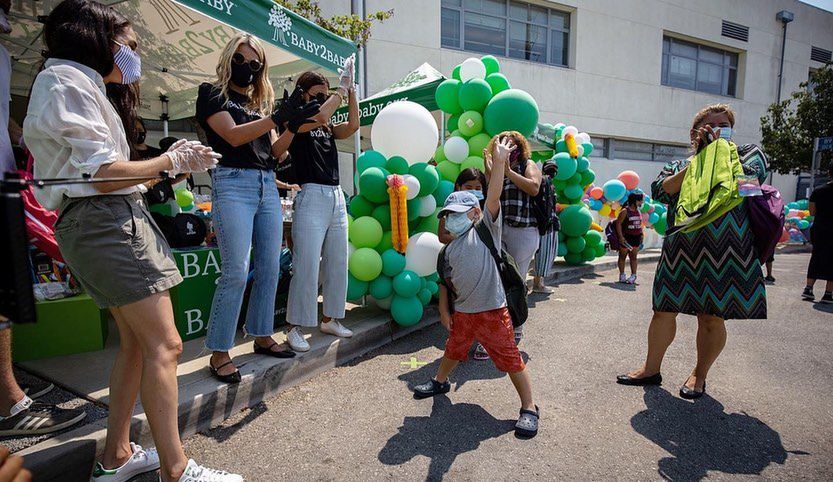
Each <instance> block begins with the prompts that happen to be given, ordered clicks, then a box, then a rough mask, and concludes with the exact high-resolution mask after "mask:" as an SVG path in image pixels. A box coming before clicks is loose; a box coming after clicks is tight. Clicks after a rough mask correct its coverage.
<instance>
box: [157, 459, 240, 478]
mask: <svg viewBox="0 0 833 482" xmlns="http://www.w3.org/2000/svg"><path fill="white" fill-rule="evenodd" d="M159 480H162V479H159ZM179 482H243V477H242V476H240V475H237V474H230V473H228V472H224V471H222V470H214V469H209V468H208V467H203V466H202V465H197V463H196V462H194V459H189V460H188V465H187V466H186V467H185V472H182V476H181V477H180V478H179Z"/></svg>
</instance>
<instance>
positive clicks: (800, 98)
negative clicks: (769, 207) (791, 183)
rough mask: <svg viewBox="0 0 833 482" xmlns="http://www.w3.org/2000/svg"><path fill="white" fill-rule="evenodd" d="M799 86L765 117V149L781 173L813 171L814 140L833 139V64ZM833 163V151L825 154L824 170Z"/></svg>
mask: <svg viewBox="0 0 833 482" xmlns="http://www.w3.org/2000/svg"><path fill="white" fill-rule="evenodd" d="M799 87H800V90H798V91H796V92H793V93H792V95H791V96H790V98H789V99H787V100H784V101H782V102H778V103H775V104H772V105H770V106H769V109H767V114H766V115H765V116H763V117H761V135H762V138H763V142H762V145H763V148H764V150H765V151H766V153H767V155H768V156H769V158H770V162H771V165H772V169H773V170H774V171H775V172H779V173H781V174H789V173H792V174H798V173H799V172H802V171H808V170H810V158H811V157H812V156H813V139H814V138H816V137H826V136H833V64H831V63H828V64H827V65H825V66H824V67H823V68H821V69H819V70H816V71H815V72H813V74H812V76H811V79H810V81H809V82H803V83H802V84H801V85H800V86H799ZM832 160H833V152H830V151H827V152H823V153H822V155H821V166H822V168H823V166H827V165H828V163H829V162H831V161H832Z"/></svg>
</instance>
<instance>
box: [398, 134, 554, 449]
mask: <svg viewBox="0 0 833 482" xmlns="http://www.w3.org/2000/svg"><path fill="white" fill-rule="evenodd" d="M514 149H515V147H514V146H513V145H512V144H511V143H510V141H509V140H508V139H502V140H501V141H499V142H497V143H496V144H495V147H494V152H493V157H494V160H495V162H494V164H493V166H492V179H493V180H495V182H492V183H490V185H489V188H488V192H487V195H486V202H485V206H484V207H485V209H483V210H481V209H480V204H479V202H478V200H477V198H476V197H475V196H474V195H473V194H471V193H470V192H466V191H457V192H454V193H451V195H450V196H448V199H446V201H445V205H444V207H443V209H442V210H441V211H440V213H439V214H438V216H439V217H440V218H441V219H445V228H446V230H447V231H448V232H449V233H450V235H451V236H452V238H453V239H452V241H451V242H450V243H449V244H448V246H447V247H446V248H445V253H444V256H445V269H444V270H443V272H442V273H440V278H441V285H440V306H439V308H440V321H441V322H442V324H443V326H445V327H446V329H448V330H449V337H448V341H447V342H446V346H445V355H444V356H443V358H442V361H441V362H440V366H439V369H438V370H437V375H436V377H434V378H433V379H432V380H430V381H428V382H427V383H424V384H422V385H418V386H416V387H414V396H415V397H416V398H428V397H433V396H435V395H440V394H444V393H447V392H448V391H449V390H450V389H451V383H449V381H448V375H449V374H450V373H451V371H452V370H453V369H454V368H455V367H456V366H457V364H458V363H459V362H461V361H464V360H466V359H467V358H468V352H469V348H470V347H471V344H472V342H473V341H474V340H477V341H479V342H480V343H482V344H483V345H484V346H485V348H486V350H488V351H489V354H490V355H491V357H492V360H493V361H494V363H495V366H496V367H497V368H498V370H501V371H504V372H508V373H509V378H510V379H511V380H512V384H513V385H514V386H515V389H516V390H517V391H518V395H519V396H520V398H521V411H520V418H519V419H518V422H517V423H516V424H515V433H516V434H517V435H519V436H525V437H532V436H535V434H536V433H537V432H538V416H539V411H538V407H537V406H536V405H535V404H534V403H533V401H532V383H531V381H530V377H529V373H528V371H527V370H526V366H525V364H524V362H523V359H522V358H521V354H520V352H519V351H518V347H517V345H516V344H515V339H514V331H513V328H512V318H511V316H510V314H509V310H508V309H507V308H506V295H505V293H504V290H503V285H502V283H501V279H500V275H499V272H498V269H497V265H496V264H495V260H494V258H493V257H492V255H491V253H490V251H489V248H488V247H487V246H486V244H485V243H484V241H483V240H482V239H481V237H480V236H481V235H480V234H478V228H477V227H475V224H476V223H480V224H482V225H483V226H484V227H485V228H486V229H485V230H486V231H488V235H490V236H491V237H492V243H493V244H494V246H496V247H498V246H500V245H501V244H500V241H501V231H502V224H503V223H502V220H501V212H500V196H501V193H502V191H503V182H502V180H503V176H504V173H505V169H506V166H507V165H508V164H509V163H508V160H509V154H510V153H511V152H512V151H513V150H514ZM450 300H451V301H453V307H452V305H451V304H450ZM452 310H453V311H452Z"/></svg>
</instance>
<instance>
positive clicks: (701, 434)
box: [631, 387, 787, 480]
mask: <svg viewBox="0 0 833 482" xmlns="http://www.w3.org/2000/svg"><path fill="white" fill-rule="evenodd" d="M643 399H644V401H645V406H646V409H645V410H643V411H641V412H639V413H637V414H636V415H634V416H633V418H631V426H632V427H633V428H634V430H636V431H637V432H638V433H640V434H642V435H643V436H645V438H647V439H648V440H650V441H652V442H654V443H655V444H657V445H659V446H660V447H662V448H663V449H665V450H666V451H668V453H669V454H670V455H671V456H670V457H665V458H663V459H660V461H659V462H658V463H657V465H658V466H659V468H658V472H659V475H660V476H661V477H662V478H664V479H666V480H700V479H703V478H705V477H707V475H708V471H717V472H723V473H724V474H731V475H736V474H738V475H759V474H760V473H761V472H762V471H763V470H764V469H765V468H767V467H768V466H769V465H770V464H771V463H777V464H781V465H783V464H784V462H786V460H787V451H786V449H784V446H783V445H782V444H781V436H780V435H779V434H778V432H776V431H775V430H773V429H772V428H771V427H769V426H768V425H767V424H766V423H764V422H762V421H761V420H760V419H758V418H755V417H752V416H749V415H747V414H745V413H742V412H741V413H726V412H724V411H723V405H722V404H720V402H718V401H717V400H715V399H714V398H712V397H710V396H709V395H708V394H706V395H704V396H703V397H702V398H700V399H699V400H696V401H694V402H693V403H692V402H688V401H686V400H683V399H681V398H677V397H675V396H674V395H672V394H670V393H668V392H667V391H665V390H663V389H661V388H659V387H646V388H645V394H644V397H643Z"/></svg>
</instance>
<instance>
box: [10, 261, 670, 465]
mask: <svg viewBox="0 0 833 482" xmlns="http://www.w3.org/2000/svg"><path fill="white" fill-rule="evenodd" d="M657 259H659V253H658V252H656V253H651V252H648V253H646V254H644V255H643V256H641V257H640V260H642V261H655V260H657ZM615 267H616V259H615V258H614V259H604V260H599V261H597V262H595V263H591V264H587V265H581V266H567V265H565V264H562V263H558V264H557V265H556V272H555V273H554V274H553V275H552V276H550V277H549V278H548V281H550V282H554V283H560V282H564V281H567V280H571V279H575V278H581V277H584V276H587V275H590V274H592V273H595V272H599V271H606V270H609V269H612V268H615ZM347 321H348V322H349V326H350V328H351V329H352V330H353V332H354V335H353V337H352V338H335V339H334V338H333V337H331V336H326V335H323V336H319V337H313V338H312V339H310V340H309V342H310V345H311V349H310V351H308V352H306V353H303V354H298V356H296V357H295V358H292V359H290V360H280V359H274V358H268V357H255V356H247V355H243V356H240V357H236V360H237V361H238V367H239V369H240V373H241V375H242V376H243V379H242V381H241V382H240V383H239V384H237V385H227V384H224V383H220V382H217V381H215V380H213V379H210V378H206V379H202V380H199V381H196V382H192V383H190V384H185V385H183V386H180V387H179V394H180V402H179V407H178V411H179V427H180V436H181V437H182V438H183V439H184V438H187V437H189V436H191V435H194V434H196V433H198V432H201V431H205V430H208V429H210V428H213V427H216V426H218V425H219V424H221V423H222V422H223V421H225V420H226V419H228V418H229V417H231V416H232V415H233V414H235V413H237V412H240V411H241V410H244V409H246V408H251V407H253V406H255V405H257V404H259V403H261V402H262V401H263V400H266V399H269V398H273V397H275V396H277V395H278V394H280V393H281V392H283V391H285V390H287V389H289V388H291V387H294V386H296V385H299V384H301V383H303V382H305V381H307V380H309V379H311V378H313V377H315V376H316V375H319V374H321V373H323V372H325V371H327V370H329V369H331V368H334V367H336V366H339V365H343V364H346V363H347V362H349V361H351V360H353V359H355V358H358V357H360V356H362V355H364V354H366V353H368V352H370V351H371V350H375V349H377V348H380V347H382V346H384V345H387V344H389V343H391V342H393V341H395V340H398V339H400V338H403V337H405V336H408V335H409V334H411V333H413V332H416V331H419V330H423V329H425V328H428V327H430V326H432V325H434V324H435V323H438V322H439V313H438V311H437V307H436V306H435V305H429V306H427V307H426V308H425V315H424V316H423V319H422V320H421V321H420V322H419V323H417V324H416V325H413V326H409V327H402V326H399V325H397V324H396V323H393V322H392V320H391V318H390V315H389V314H388V313H386V312H383V311H381V310H379V309H376V308H374V307H370V306H367V307H364V308H362V309H361V310H353V311H351V312H350V313H348V317H347ZM106 424H107V420H106V419H102V420H99V421H96V422H94V423H91V424H88V425H84V426H81V427H79V428H76V429H74V430H71V431H69V432H65V433H62V434H59V435H57V436H55V437H52V438H50V439H47V440H45V441H43V442H40V443H38V444H36V445H34V446H32V447H29V448H27V449H24V450H21V451H20V452H18V453H17V455H20V456H23V457H24V465H25V466H26V468H28V469H29V470H30V471H32V474H33V476H34V479H35V480H38V481H67V480H89V477H90V471H91V469H92V466H93V463H94V461H95V460H96V459H97V458H99V457H100V456H101V453H102V451H103V450H104V440H105V435H106ZM130 432H131V440H132V441H134V442H136V443H138V444H140V445H143V446H153V445H154V444H153V440H152V438H151V435H150V427H149V425H148V422H147V417H146V416H145V414H144V412H143V410H142V408H141V406H139V405H137V408H136V413H135V414H134V416H133V420H132V422H131V430H130Z"/></svg>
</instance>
